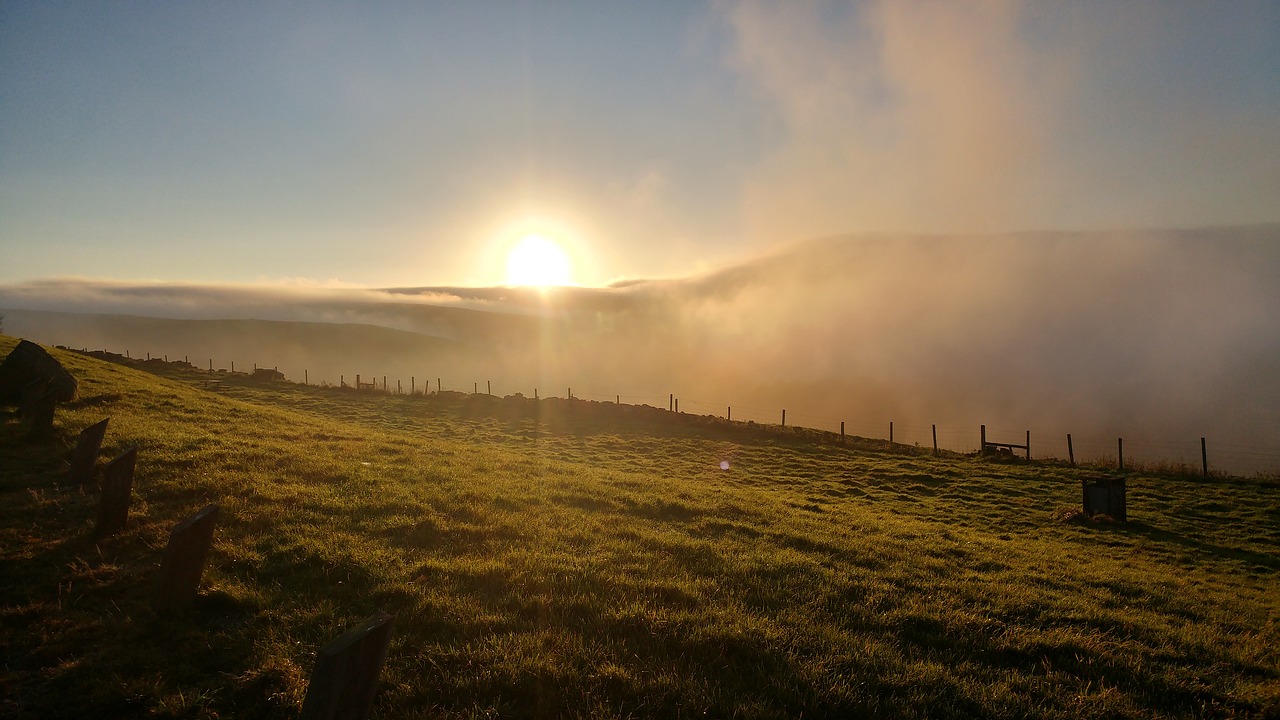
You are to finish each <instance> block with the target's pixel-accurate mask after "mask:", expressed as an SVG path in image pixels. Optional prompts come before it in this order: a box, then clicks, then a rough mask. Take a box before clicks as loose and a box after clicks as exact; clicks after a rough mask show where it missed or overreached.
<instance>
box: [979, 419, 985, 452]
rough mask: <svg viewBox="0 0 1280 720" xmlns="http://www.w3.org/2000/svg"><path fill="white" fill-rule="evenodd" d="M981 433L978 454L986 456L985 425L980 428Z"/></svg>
mask: <svg viewBox="0 0 1280 720" xmlns="http://www.w3.org/2000/svg"><path fill="white" fill-rule="evenodd" d="M981 432H982V435H981V439H980V440H979V445H978V454H979V455H986V454H987V426H986V425H983V426H982V427H981Z"/></svg>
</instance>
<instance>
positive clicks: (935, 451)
mask: <svg viewBox="0 0 1280 720" xmlns="http://www.w3.org/2000/svg"><path fill="white" fill-rule="evenodd" d="M933 456H934V457H938V425H937V423H934V425H933Z"/></svg>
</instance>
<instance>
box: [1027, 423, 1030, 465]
mask: <svg viewBox="0 0 1280 720" xmlns="http://www.w3.org/2000/svg"><path fill="white" fill-rule="evenodd" d="M1027 459H1028V460H1030V459H1031V431H1030V430H1028V431H1027Z"/></svg>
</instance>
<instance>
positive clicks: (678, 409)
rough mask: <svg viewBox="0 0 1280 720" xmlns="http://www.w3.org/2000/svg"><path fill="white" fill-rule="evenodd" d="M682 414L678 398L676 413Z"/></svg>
mask: <svg viewBox="0 0 1280 720" xmlns="http://www.w3.org/2000/svg"><path fill="white" fill-rule="evenodd" d="M679 412H680V398H676V413H677V414H679Z"/></svg>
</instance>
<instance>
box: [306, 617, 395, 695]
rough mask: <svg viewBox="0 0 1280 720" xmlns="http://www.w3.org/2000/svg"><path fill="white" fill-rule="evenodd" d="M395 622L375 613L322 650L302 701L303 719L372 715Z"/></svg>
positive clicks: (318, 654) (317, 656) (317, 657)
mask: <svg viewBox="0 0 1280 720" xmlns="http://www.w3.org/2000/svg"><path fill="white" fill-rule="evenodd" d="M393 624H394V618H392V617H391V616H390V615H388V614H386V613H385V612H377V613H374V614H373V615H371V616H369V617H368V618H365V620H364V621H363V622H361V623H360V624H359V625H357V626H356V627H354V628H352V629H351V630H348V631H347V632H345V633H343V634H342V635H339V636H338V637H337V639H335V640H334V641H333V642H331V643H329V644H328V645H325V646H324V647H323V648H321V649H320V652H319V653H317V655H316V666H315V669H314V670H312V671H311V682H310V683H309V684H308V685H307V697H306V698H305V699H304V700H303V701H302V715H301V717H302V720H339V719H341V720H348V719H350V720H364V719H365V718H367V717H369V711H370V710H371V709H372V708H373V696H374V694H375V693H376V691H377V689H378V675H379V673H381V672H382V664H383V662H384V661H385V660H386V658H387V648H388V647H389V646H390V645H391V629H392V625H393Z"/></svg>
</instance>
